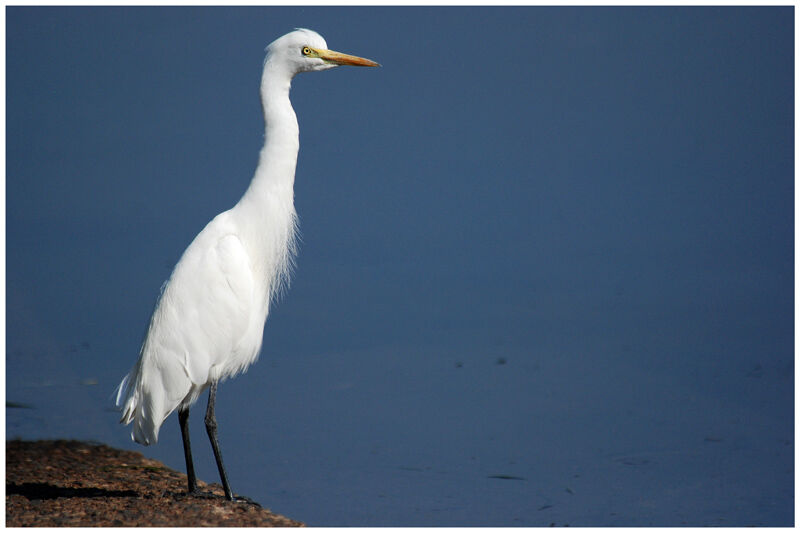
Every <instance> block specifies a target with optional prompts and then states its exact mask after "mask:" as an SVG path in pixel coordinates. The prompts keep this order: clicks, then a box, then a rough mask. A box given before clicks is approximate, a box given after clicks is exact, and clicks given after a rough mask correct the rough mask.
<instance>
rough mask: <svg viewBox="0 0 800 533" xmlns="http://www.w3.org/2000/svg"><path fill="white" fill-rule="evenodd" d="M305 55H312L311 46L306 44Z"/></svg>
mask: <svg viewBox="0 0 800 533" xmlns="http://www.w3.org/2000/svg"><path fill="white" fill-rule="evenodd" d="M303 55H304V56H309V55H311V48H309V47H308V46H304V47H303Z"/></svg>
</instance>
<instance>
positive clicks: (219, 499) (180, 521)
mask: <svg viewBox="0 0 800 533" xmlns="http://www.w3.org/2000/svg"><path fill="white" fill-rule="evenodd" d="M186 484H187V481H186V475H185V474H182V473H180V472H176V471H174V470H171V469H169V468H167V467H166V466H164V465H163V464H162V463H160V462H158V461H155V460H152V459H147V458H146V457H144V456H143V455H142V454H141V453H138V452H131V451H124V450H117V449H114V448H111V447H109V446H105V445H103V444H96V443H88V442H79V441H64V440H58V441H35V442H30V441H18V440H17V441H7V442H6V526H8V527H19V526H37V527H43V526H44V527H53V526H175V527H194V526H218V527H245V526H259V527H270V526H277V527H291V526H303V523H302V522H297V521H295V520H291V519H289V518H286V517H284V516H280V515H277V514H274V513H272V512H270V511H269V510H267V509H262V508H261V507H260V506H258V505H257V504H249V503H239V502H236V503H233V502H228V501H227V500H225V499H224V497H223V492H222V487H221V486H219V485H218V484H210V485H207V484H205V483H203V482H202V481H198V485H199V488H200V490H201V491H203V492H204V493H206V495H213V496H211V497H205V498H200V497H191V496H188V495H187V494H186Z"/></svg>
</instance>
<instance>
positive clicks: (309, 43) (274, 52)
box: [265, 28, 379, 76]
mask: <svg viewBox="0 0 800 533" xmlns="http://www.w3.org/2000/svg"><path fill="white" fill-rule="evenodd" d="M265 62H275V64H280V65H281V66H283V67H285V68H286V69H288V71H289V73H290V75H292V76H294V75H295V74H297V73H299V72H312V71H316V70H327V69H329V68H333V67H338V66H339V65H354V66H358V67H377V66H379V65H378V63H376V62H374V61H370V60H369V59H364V58H363V57H357V56H351V55H348V54H342V53H340V52H334V51H332V50H328V45H327V44H326V43H325V39H323V38H322V36H321V35H320V34H318V33H317V32H315V31H311V30H306V29H303V28H298V29H297V30H295V31H293V32H291V33H287V34H286V35H284V36H283V37H280V38H278V39H276V40H275V41H273V42H272V43H271V44H270V45H269V46H267V57H266V60H265Z"/></svg>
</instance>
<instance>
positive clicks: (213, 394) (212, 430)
mask: <svg viewBox="0 0 800 533" xmlns="http://www.w3.org/2000/svg"><path fill="white" fill-rule="evenodd" d="M216 399H217V382H216V381H214V382H212V383H211V388H210V389H209V391H208V409H206V431H207V432H208V438H209V439H210V440H211V448H212V449H213V450H214V459H216V460H217V468H218V469H219V477H220V479H221V480H222V488H223V489H224V490H225V498H227V499H228V500H230V501H233V492H231V486H230V485H229V484H228V475H227V474H226V473H225V465H223V464H222V454H221V453H220V451H219V442H218V441H217V418H216V417H215V416H214V403H215V402H216Z"/></svg>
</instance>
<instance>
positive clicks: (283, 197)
mask: <svg viewBox="0 0 800 533" xmlns="http://www.w3.org/2000/svg"><path fill="white" fill-rule="evenodd" d="M292 77H293V73H291V72H290V71H289V70H288V69H286V68H285V66H282V65H281V64H280V63H279V62H275V61H271V60H270V59H269V58H268V59H267V61H266V62H265V64H264V73H263V75H262V77H261V106H262V109H263V112H264V124H265V131H264V146H263V148H261V152H260V154H259V158H258V167H256V171H255V175H254V176H253V180H252V181H251V183H250V186H249V187H248V189H247V191H245V193H244V195H243V196H242V198H241V200H239V203H238V204H237V205H236V206H235V207H234V209H233V210H232V211H233V212H232V214H233V215H234V217H235V219H236V221H237V225H238V226H239V227H240V230H241V235H240V236H241V238H242V239H243V240H244V241H245V245H246V247H247V249H248V250H249V251H250V252H251V254H252V255H253V256H252V257H251V258H250V260H251V262H252V266H253V268H254V270H256V271H259V272H260V273H261V274H262V275H263V276H264V277H263V279H266V280H273V284H272V286H269V287H266V289H267V291H268V292H269V295H268V296H271V295H274V293H275V292H276V291H278V290H279V289H280V283H281V281H283V280H284V279H285V278H286V274H288V269H289V268H290V267H291V264H292V261H293V258H294V251H295V246H294V234H295V227H296V214H295V210H294V173H295V167H296V166H297V152H298V150H299V148H300V140H299V127H298V125H297V116H296V115H295V112H294V109H292V104H291V102H290V100H289V90H290V88H291V82H292ZM275 274H277V275H278V276H277V277H275ZM275 281H277V282H278V283H275ZM265 303H266V302H265Z"/></svg>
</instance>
